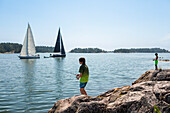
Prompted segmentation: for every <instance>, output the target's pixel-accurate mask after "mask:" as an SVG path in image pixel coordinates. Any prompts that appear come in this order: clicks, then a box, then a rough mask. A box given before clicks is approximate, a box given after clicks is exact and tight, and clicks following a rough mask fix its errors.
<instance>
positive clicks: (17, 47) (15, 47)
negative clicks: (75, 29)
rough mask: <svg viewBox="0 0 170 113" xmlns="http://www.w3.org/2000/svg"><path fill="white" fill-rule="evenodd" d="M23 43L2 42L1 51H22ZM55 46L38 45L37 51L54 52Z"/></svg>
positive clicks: (0, 44)
mask: <svg viewBox="0 0 170 113" xmlns="http://www.w3.org/2000/svg"><path fill="white" fill-rule="evenodd" d="M21 48H22V44H18V43H0V53H6V52H11V53H20V51H21ZM53 50H54V47H48V46H36V51H37V52H53Z"/></svg>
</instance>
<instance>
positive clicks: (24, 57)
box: [18, 56, 40, 59]
mask: <svg viewBox="0 0 170 113" xmlns="http://www.w3.org/2000/svg"><path fill="white" fill-rule="evenodd" d="M18 57H19V58H20V59H38V58H40V56H18Z"/></svg>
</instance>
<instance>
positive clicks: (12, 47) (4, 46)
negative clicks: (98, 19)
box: [0, 43, 170, 53]
mask: <svg viewBox="0 0 170 113" xmlns="http://www.w3.org/2000/svg"><path fill="white" fill-rule="evenodd" d="M21 48H22V44H18V43H0V53H20V51H21ZM53 50H54V47H49V46H36V51H37V52H39V53H50V52H53ZM156 52H157V53H170V51H168V50H166V49H161V48H131V49H123V48H121V49H115V50H114V51H106V50H103V49H99V48H74V49H72V50H71V51H69V53H156Z"/></svg>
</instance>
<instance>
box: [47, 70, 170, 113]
mask: <svg viewBox="0 0 170 113" xmlns="http://www.w3.org/2000/svg"><path fill="white" fill-rule="evenodd" d="M154 105H156V106H157V107H158V108H159V110H160V111H161V112H162V113H170V69H165V70H150V71H147V72H145V74H143V75H141V77H140V78H139V79H138V80H136V81H135V82H133V83H132V86H124V87H121V88H114V89H111V90H109V91H107V92H105V93H103V94H101V95H99V96H96V97H90V96H85V95H80V96H73V97H71V98H68V99H62V100H59V101H57V102H56V103H55V104H54V106H53V107H52V108H51V109H50V110H49V111H48V113H154V112H155V111H154V107H153V106H154Z"/></svg>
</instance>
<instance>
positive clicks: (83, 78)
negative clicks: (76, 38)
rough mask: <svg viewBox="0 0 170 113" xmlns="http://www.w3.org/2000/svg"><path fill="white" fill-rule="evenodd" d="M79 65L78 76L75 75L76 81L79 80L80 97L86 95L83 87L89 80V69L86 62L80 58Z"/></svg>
mask: <svg viewBox="0 0 170 113" xmlns="http://www.w3.org/2000/svg"><path fill="white" fill-rule="evenodd" d="M79 63H80V64H81V66H80V68H79V72H80V74H77V75H76V78H77V80H79V78H80V92H81V94H82V95H87V93H86V91H85V89H84V88H85V86H86V84H87V82H88V79H89V69H88V67H87V65H86V61H85V58H83V57H82V58H80V59H79Z"/></svg>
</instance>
